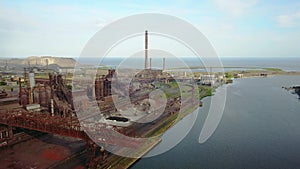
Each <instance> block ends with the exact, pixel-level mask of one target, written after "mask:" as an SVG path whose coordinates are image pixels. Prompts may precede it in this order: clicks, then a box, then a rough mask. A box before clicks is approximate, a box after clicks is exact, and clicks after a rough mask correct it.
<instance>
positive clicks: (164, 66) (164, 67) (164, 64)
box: [163, 58, 166, 71]
mask: <svg viewBox="0 0 300 169" xmlns="http://www.w3.org/2000/svg"><path fill="white" fill-rule="evenodd" d="M165 70H166V58H163V71H165Z"/></svg>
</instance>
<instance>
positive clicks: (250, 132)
mask: <svg viewBox="0 0 300 169" xmlns="http://www.w3.org/2000/svg"><path fill="white" fill-rule="evenodd" d="M293 85H300V76H274V77H268V78H248V79H238V80H235V82H234V84H230V85H228V86H227V100H226V107H225V111H224V114H223V118H222V120H221V122H220V124H219V126H218V128H217V130H216V131H215V133H214V134H213V136H212V137H211V138H210V139H209V140H208V141H207V142H205V143H204V144H199V143H198V137H199V134H200V131H201V128H202V126H203V124H204V121H205V118H206V116H207V112H208V108H209V105H210V104H209V103H210V99H209V98H205V99H204V106H203V107H202V108H201V109H200V111H199V113H198V116H197V117H196V118H197V119H196V122H195V124H194V126H193V128H192V130H191V131H190V132H189V134H188V135H187V136H186V137H185V138H184V139H183V141H181V142H180V143H179V144H178V145H177V146H176V147H174V148H173V149H171V150H170V151H168V152H166V153H164V154H161V155H157V156H154V157H149V158H143V159H141V160H139V161H138V162H137V163H136V164H135V165H134V166H132V169H140V168H141V169H142V168H143V169H146V168H149V169H150V168H170V169H171V168H172V169H174V168H300V161H299V159H300V100H299V99H298V96H296V95H292V94H290V93H289V92H288V91H286V90H284V89H282V86H293ZM216 94H218V92H217V93H216ZM212 106H214V105H212ZM196 113H197V112H195V114H196ZM195 114H192V115H191V116H189V117H187V118H185V119H183V120H182V121H181V122H180V123H178V124H176V125H175V126H174V127H172V128H171V129H170V130H168V131H167V133H166V134H165V135H164V136H163V139H164V141H166V142H168V141H171V139H172V137H171V135H172V134H174V133H178V134H180V131H181V130H180V128H182V127H186V125H185V124H186V123H189V120H190V117H195V116H194V115H195ZM158 147H159V146H158ZM153 151H155V150H153Z"/></svg>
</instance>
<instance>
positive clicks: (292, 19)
mask: <svg viewBox="0 0 300 169" xmlns="http://www.w3.org/2000/svg"><path fill="white" fill-rule="evenodd" d="M276 20H277V22H278V24H279V26H281V27H294V26H299V25H300V12H296V13H293V14H289V15H279V16H277V18H276Z"/></svg>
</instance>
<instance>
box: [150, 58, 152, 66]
mask: <svg viewBox="0 0 300 169" xmlns="http://www.w3.org/2000/svg"><path fill="white" fill-rule="evenodd" d="M150 69H152V58H150Z"/></svg>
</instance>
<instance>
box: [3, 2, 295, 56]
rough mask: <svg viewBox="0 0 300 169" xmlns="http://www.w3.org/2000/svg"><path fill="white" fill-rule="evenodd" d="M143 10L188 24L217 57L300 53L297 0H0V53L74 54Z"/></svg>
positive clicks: (291, 54) (4, 54)
mask: <svg viewBox="0 0 300 169" xmlns="http://www.w3.org/2000/svg"><path fill="white" fill-rule="evenodd" d="M149 12H152V13H153V12H154V13H156V12H157V13H162V14H169V15H173V16H176V17H179V18H181V19H183V20H186V21H187V22H189V23H191V24H193V25H194V26H195V27H196V28H197V29H199V30H200V31H201V32H202V33H203V34H204V35H205V36H206V37H207V38H208V40H209V41H210V42H211V44H212V45H213V46H214V48H215V50H216V52H217V53H218V55H219V56H224V57H226V56H232V57H300V47H299V44H300V1H298V0H286V1H282V0H187V1H185V0H175V1H174V0H169V1H160V2H158V1H153V0H145V1H137V0H136V1H135V0H121V1H113V0H111V1H71V0H70V1H68V0H57V1H55V0H52V1H50V0H49V1H48V0H45V1H34V0H26V1H20V0H15V1H10V0H7V1H5V0H2V1H0V44H1V45H0V57H5V58H11V57H27V56H32V55H35V56H40V55H52V56H66V57H72V56H78V55H80V53H81V51H82V49H83V48H84V46H85V44H86V43H87V42H88V41H89V39H90V38H91V37H92V36H93V35H94V34H95V33H96V32H97V31H99V30H100V29H102V28H103V27H104V26H106V25H108V24H109V23H111V22H113V21H115V20H118V19H120V18H123V17H127V16H130V15H133V14H140V13H149Z"/></svg>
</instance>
